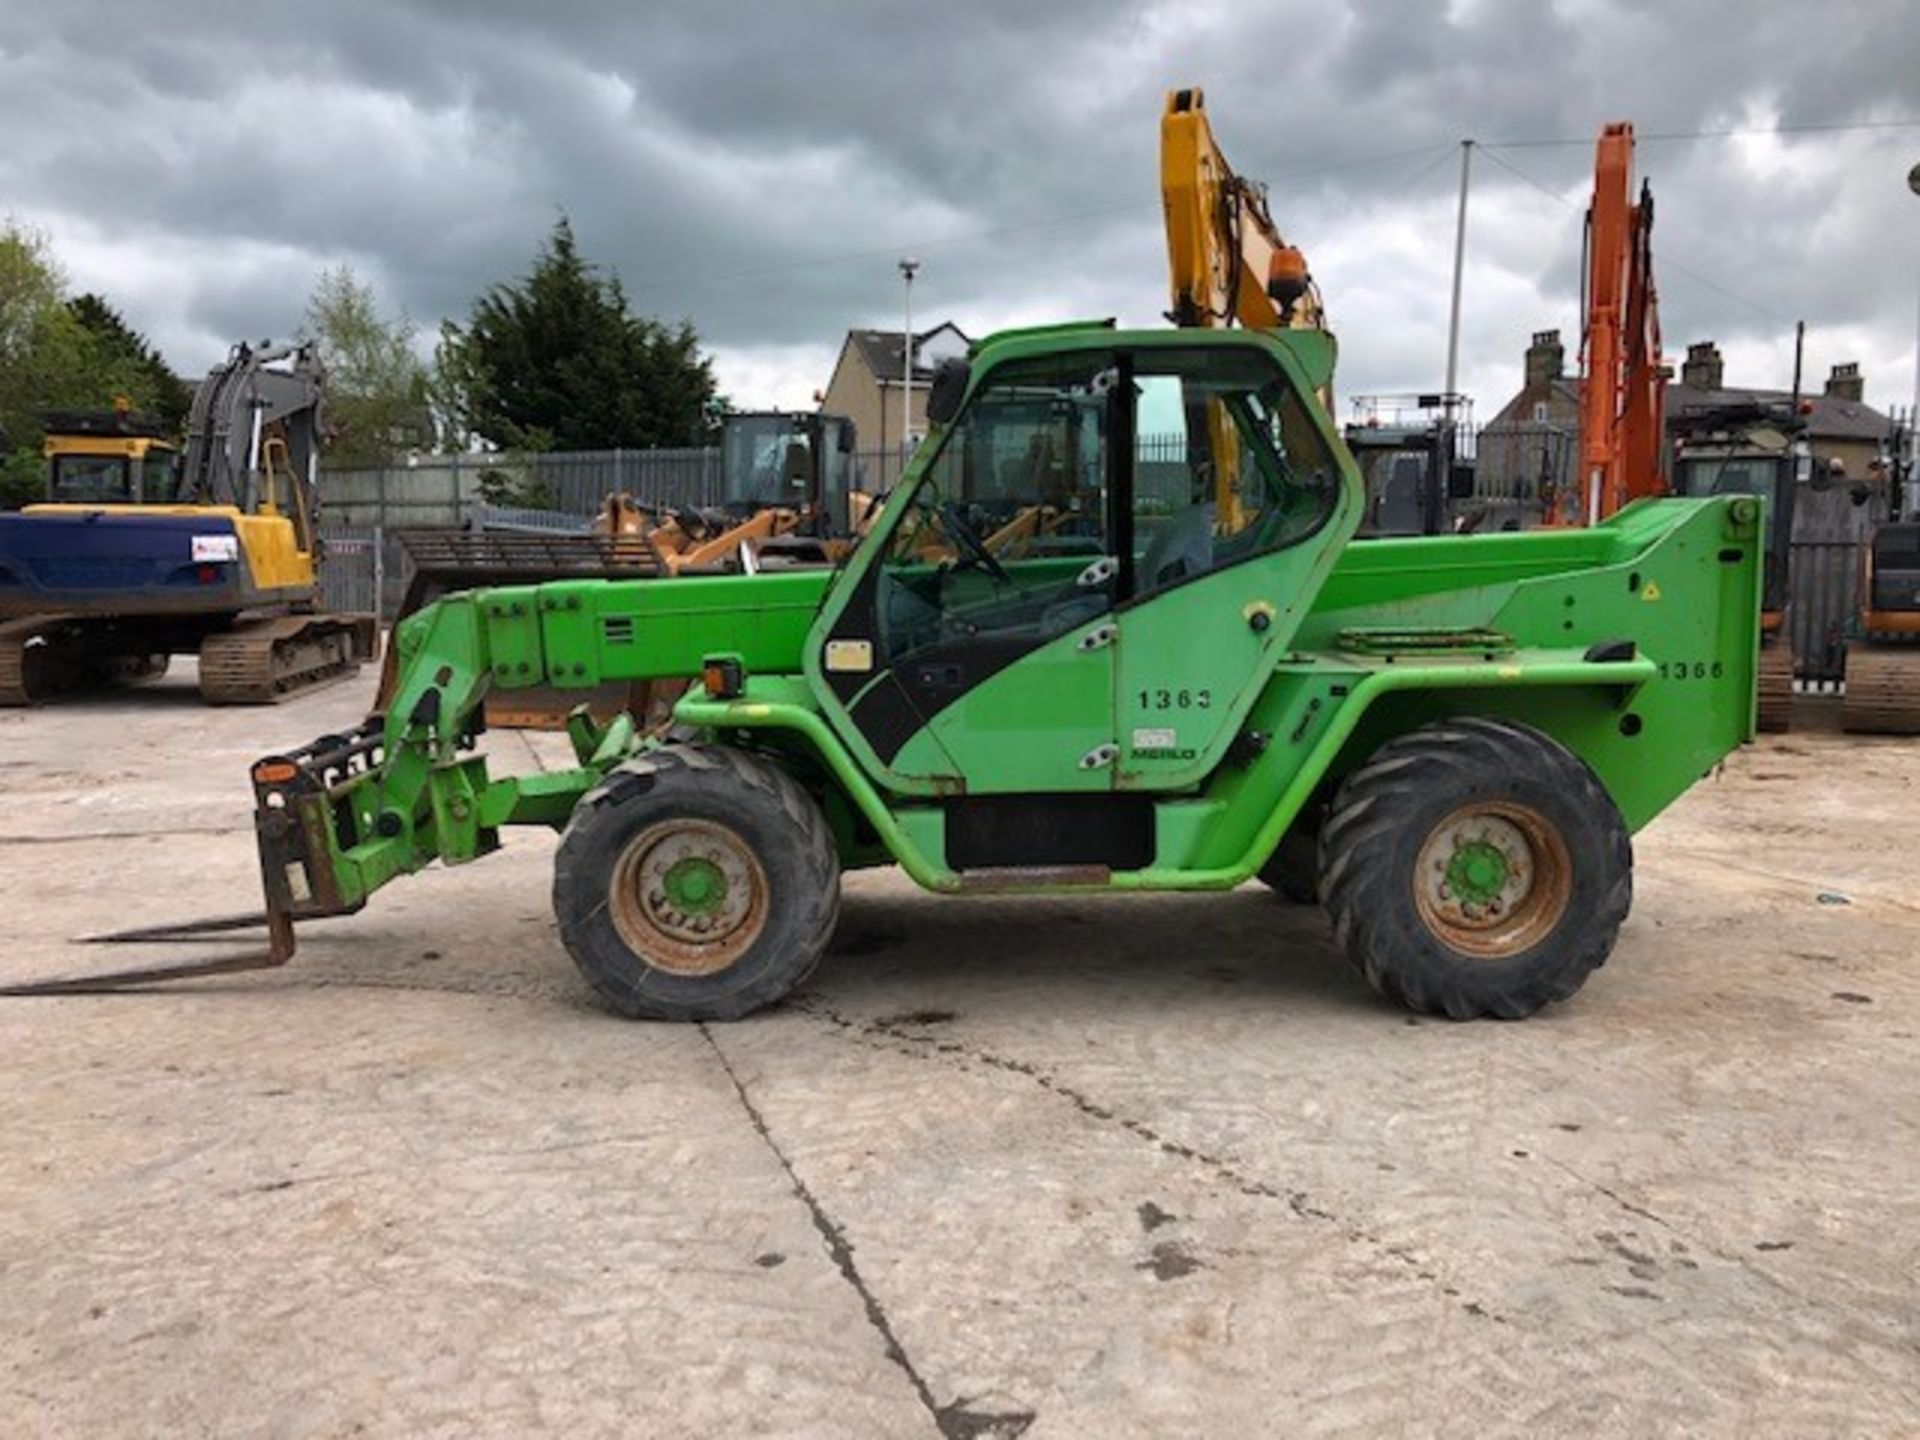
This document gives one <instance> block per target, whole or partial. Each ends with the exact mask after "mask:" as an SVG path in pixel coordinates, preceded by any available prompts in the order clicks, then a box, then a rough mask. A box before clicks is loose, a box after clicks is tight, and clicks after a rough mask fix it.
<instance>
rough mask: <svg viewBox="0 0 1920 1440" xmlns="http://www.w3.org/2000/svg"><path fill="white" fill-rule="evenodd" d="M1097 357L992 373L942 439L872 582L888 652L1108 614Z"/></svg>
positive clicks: (1039, 634)
mask: <svg viewBox="0 0 1920 1440" xmlns="http://www.w3.org/2000/svg"><path fill="white" fill-rule="evenodd" d="M1118 375H1119V370H1118V369H1117V368H1116V366H1115V363H1114V359H1113V357H1112V356H1110V355H1105V354H1091V355H1087V354H1081V355H1072V356H1061V357H1053V358H1050V359H1047V360H1045V361H1041V362H1035V363H1031V364H1025V365H1011V366H1007V367H1005V368H1003V369H1001V370H1000V371H998V372H996V374H995V376H994V378H993V380H992V381H991V383H990V384H989V385H988V386H986V387H985V388H984V389H983V390H982V391H981V392H980V393H978V394H977V395H975V397H974V398H973V400H972V402H971V403H970V404H969V406H968V408H967V410H966V412H965V413H964V414H963V415H961V417H960V418H959V419H958V420H957V421H956V422H955V424H954V426H953V428H952V429H950V430H949V431H948V432H947V433H946V435H944V436H943V437H942V439H941V446H940V451H939V453H938V454H937V455H936V456H935V458H934V460H933V462H932V464H931V465H930V467H929V468H928V470H927V472H926V473H925V474H924V475H923V476H922V478H921V480H920V482H919V483H918V485H917V486H916V488H915V490H914V493H913V496H912V499H911V500H910V502H909V504H908V509H907V513H906V514H905V515H904V516H903V517H902V519H901V522H900V524H899V525H898V526H897V527H896V529H895V530H894V532H893V535H892V538H891V541H890V543H889V545H888V549H887V554H886V558H885V560H884V561H883V563H882V567H881V574H880V577H879V591H878V597H877V598H878V602H879V630H880V640H881V643H882V646H883V648H884V650H885V652H886V654H887V655H888V656H889V657H890V658H892V659H896V660H897V659H899V658H901V657H903V656H907V655H912V654H915V653H917V652H919V651H923V650H926V649H929V648H931V647H933V646H936V645H941V644H946V643H953V642H963V641H968V640H976V639H977V640H987V641H991V640H1000V641H1003V642H1027V643H1038V642H1041V641H1044V640H1047V639H1051V638H1052V637H1054V636H1056V635H1061V634H1064V633H1066V632H1067V631H1068V630H1071V629H1073V628H1075V627H1076V626H1079V625H1081V624H1084V623H1085V622H1086V621H1088V620H1091V619H1093V618H1095V617H1097V616H1098V615H1100V614H1102V613H1103V612H1105V611H1106V610H1108V609H1110V608H1111V607H1112V605H1113V601H1114V593H1115V592H1114V577H1115V574H1116V572H1117V568H1118V567H1117V564H1116V562H1115V560H1114V558H1113V556H1112V554H1111V553H1110V550H1111V547H1110V544H1109V536H1108V526H1107V509H1108V507H1107V487H1108V484H1109V474H1108V471H1109V466H1108V443H1109V432H1110V428H1111V411H1112V407H1111V405H1110V395H1111V392H1112V390H1113V387H1114V385H1115V384H1116V383H1117V379H1118Z"/></svg>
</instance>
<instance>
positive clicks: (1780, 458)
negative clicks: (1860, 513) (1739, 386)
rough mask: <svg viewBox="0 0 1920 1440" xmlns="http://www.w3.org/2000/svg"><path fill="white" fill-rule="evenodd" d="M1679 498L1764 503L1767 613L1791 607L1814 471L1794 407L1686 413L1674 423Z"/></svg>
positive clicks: (1763, 405)
mask: <svg viewBox="0 0 1920 1440" xmlns="http://www.w3.org/2000/svg"><path fill="white" fill-rule="evenodd" d="M1670 428H1671V430H1672V433H1673V493H1674V494H1676V495H1686V496H1691V497H1694V498H1705V497H1709V496H1714V495H1758V496H1760V497H1761V498H1762V499H1764V500H1765V501H1766V502H1767V503H1766V514H1765V517H1764V520H1763V521H1762V523H1763V525H1764V527H1765V528H1764V531H1763V537H1762V553H1763V554H1764V555H1765V557H1766V569H1765V580H1764V582H1763V595H1762V600H1761V607H1762V608H1763V609H1764V610H1767V611H1769V612H1772V611H1777V610H1780V609H1781V608H1782V607H1783V606H1784V605H1785V603H1786V593H1787V562H1788V553H1787V552H1788V545H1789V544H1790V543H1791V540H1792V536H1793V509H1794V498H1795V496H1796V495H1797V494H1798V488H1799V486H1800V484H1801V483H1803V482H1805V481H1807V480H1808V479H1809V477H1810V475H1811V471H1812V465H1813V460H1812V454H1811V451H1810V450H1809V449H1808V447H1807V443H1806V440H1805V434H1806V422H1805V421H1804V420H1803V419H1801V418H1800V417H1799V416H1797V415H1795V414H1794V413H1793V410H1792V407H1791V406H1787V405H1771V404H1767V403H1764V402H1759V401H1755V402H1750V403H1741V404H1735V405H1727V406H1720V407H1716V408H1714V409H1711V410H1696V411H1687V412H1682V413H1681V414H1680V415H1678V416H1676V417H1675V418H1674V420H1673V421H1672V423H1671V427H1670Z"/></svg>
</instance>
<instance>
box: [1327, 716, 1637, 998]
mask: <svg viewBox="0 0 1920 1440" xmlns="http://www.w3.org/2000/svg"><path fill="white" fill-rule="evenodd" d="M1320 893H1321V896H1322V897H1323V900H1324V903H1325V905H1326V907H1327V911H1328V913H1329V914H1330V915H1331V916H1332V918H1333V926H1334V933H1335V934H1336V935H1337V936H1338V937H1339V940H1340V943H1341V945H1342V946H1343V947H1344V948H1345V950H1346V952H1347V955H1348V958H1349V959H1350V960H1351V961H1352V962H1353V964H1354V966H1355V968H1356V969H1358V970H1359V971H1360V973H1361V974H1362V975H1364V976H1365V977H1366V980H1367V982H1368V983H1369V984H1370V985H1372V986H1373V988H1374V989H1376V990H1378V991H1379V992H1380V993H1381V994H1383V995H1386V996H1389V997H1390V998H1393V999H1397V1000H1400V1001H1401V1002H1403V1003H1404V1004H1406V1005H1407V1006H1409V1007H1410V1008H1412V1009H1414V1010H1418V1011H1422V1012H1424V1013H1427V1014H1434V1015H1448V1016H1451V1017H1453V1018H1454V1019H1456V1020H1468V1019H1473V1018H1475V1017H1477V1016H1481V1015H1495V1016H1499V1017H1501V1018H1503V1019H1519V1018H1521V1017H1522V1016H1526V1015H1531V1014H1533V1013H1534V1011H1536V1010H1538V1009H1540V1007H1541V1006H1543V1005H1546V1004H1548V1003H1550V1002H1552V1001H1555V1000H1565V999H1566V998H1567V997H1568V996H1570V995H1572V994H1573V993H1574V992H1575V991H1576V990H1578V989H1579V988H1580V987H1581V986H1582V985H1583V984H1585V983H1586V979H1587V976H1588V975H1590V974H1592V972H1593V971H1594V970H1596V969H1598V968H1599V967H1600V966H1601V965H1602V964H1603V963H1605V961H1606V958H1607V956H1608V954H1609V953H1610V952H1611V951H1612V949H1613V944H1614V939H1615V937H1616V936H1617V935H1618V933H1619V930H1620V925H1621V922H1622V921H1624V920H1625V919H1626V916H1627V911H1628V909H1629V907H1630V906H1631V904H1632V901H1633V850H1632V844H1631V842H1630V841H1629V839H1628V836H1627V827H1626V824H1625V822H1624V821H1623V820H1622V819H1621V818H1620V812H1619V810H1618V808H1617V807H1616V806H1615V805H1614V803H1613V798H1612V797H1611V796H1610V795H1608V794H1607V791H1606V789H1605V787H1603V786H1602V785H1601V784H1600V781H1599V780H1598V778H1596V777H1595V775H1594V773H1593V772H1592V771H1591V770H1589V769H1588V768H1587V766H1586V765H1585V764H1584V763H1582V762H1581V760H1580V759H1579V758H1578V757H1577V756H1575V755H1574V754H1573V753H1572V752H1571V751H1569V750H1568V749H1566V747H1564V746H1563V745H1561V744H1559V743H1558V742H1557V741H1555V740H1552V739H1550V738H1549V737H1548V736H1546V735H1543V734H1542V733H1541V732H1539V731H1538V730H1535V729H1532V728H1531V727H1529V726H1526V725H1520V724H1516V723H1514V722H1512V721H1505V720H1492V719H1485V718H1478V717H1466V718H1460V719H1453V720H1446V721H1442V722H1440V723H1438V724H1434V725H1428V726H1425V727H1423V728H1421V729H1419V730H1415V731H1413V732H1411V733H1410V734H1407V735H1403V736H1402V737H1400V738H1399V739H1398V740H1395V741H1392V742H1391V743H1389V744H1387V745H1385V746H1383V747H1381V749H1380V750H1379V751H1378V752H1376V753H1375V754H1374V756H1373V757H1372V758H1371V759H1370V760H1368V761H1367V763H1366V764H1365V765H1363V766H1361V767H1360V768H1359V769H1358V770H1356V771H1354V772H1353V773H1352V774H1351V775H1349V776H1348V777H1347V778H1346V780H1345V781H1344V782H1343V783H1342V785H1341V787H1340V790H1339V792H1338V793H1337V794H1336V795H1335V797H1334V801H1333V807H1332V810H1331V812H1330V813H1329V815H1328V818H1327V823H1326V827H1325V828H1324V830H1323V831H1322V832H1321V838H1320Z"/></svg>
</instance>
